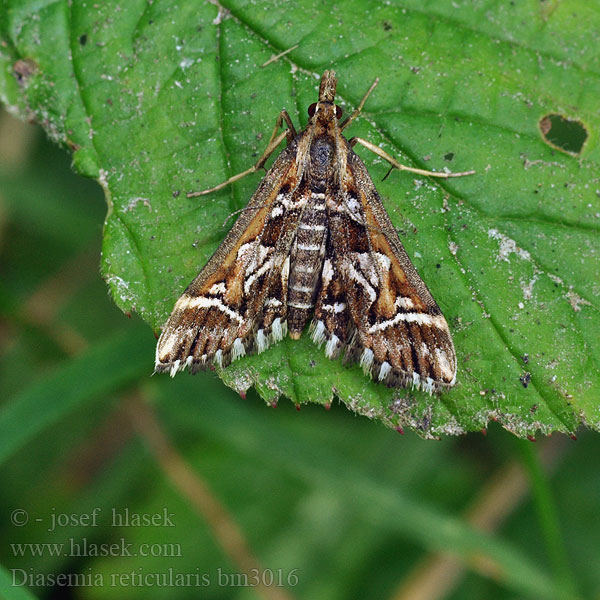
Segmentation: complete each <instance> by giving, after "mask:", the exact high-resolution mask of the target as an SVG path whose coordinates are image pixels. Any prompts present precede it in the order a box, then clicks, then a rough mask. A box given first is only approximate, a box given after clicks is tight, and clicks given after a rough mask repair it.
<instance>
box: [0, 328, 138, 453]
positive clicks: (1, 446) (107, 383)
mask: <svg viewBox="0 0 600 600" xmlns="http://www.w3.org/2000/svg"><path fill="white" fill-rule="evenodd" d="M148 350H149V346H148V337H147V336H146V337H144V335H143V332H142V334H140V328H139V326H137V327H132V328H128V330H126V331H124V332H119V333H118V334H117V335H113V336H111V337H109V338H108V339H107V340H105V341H104V342H101V343H99V344H97V345H96V346H94V347H93V348H91V349H90V350H88V351H87V352H84V353H82V354H81V355H80V356H78V357H76V358H74V359H72V360H69V361H68V362H67V363H66V365H65V366H63V367H62V368H60V369H58V370H57V371H55V372H53V373H52V374H50V375H47V376H44V377H43V378H42V379H41V380H40V381H37V382H35V383H34V384H32V385H30V386H28V387H27V388H26V389H25V390H24V391H23V392H22V393H20V394H18V395H17V396H16V397H15V398H13V399H11V400H10V401H9V402H7V403H6V404H5V405H4V406H3V407H2V409H1V410H0V464H1V463H2V462H4V461H5V460H6V459H7V458H8V457H9V456H11V455H12V454H14V453H15V452H16V451H17V450H19V449H20V448H22V447H23V446H24V445H25V444H26V443H27V442H29V441H30V440H31V439H32V438H34V437H35V436H36V435H37V434H38V433H39V432H40V431H42V430H43V429H45V428H46V427H49V426H51V425H53V424H55V423H57V422H58V421H59V420H60V419H61V418H62V417H64V416H65V415H67V414H69V412H71V411H72V410H73V409H74V408H76V407H79V406H83V405H84V404H85V403H86V402H91V401H92V400H94V399H96V398H99V397H102V396H103V395H104V394H107V393H110V392H113V391H114V390H115V389H119V388H121V387H122V386H123V385H126V384H128V383H130V382H132V381H134V380H135V379H137V378H139V377H140V375H141V374H142V373H143V372H144V370H145V369H146V367H145V359H144V356H145V354H146V352H148ZM90 365H93V367H91V366H90ZM147 372H148V373H150V369H147Z"/></svg>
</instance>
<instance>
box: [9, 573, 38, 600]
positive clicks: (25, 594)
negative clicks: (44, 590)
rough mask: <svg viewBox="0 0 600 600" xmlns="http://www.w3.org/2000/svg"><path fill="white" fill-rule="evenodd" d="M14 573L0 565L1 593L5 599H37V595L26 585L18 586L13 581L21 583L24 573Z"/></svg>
mask: <svg viewBox="0 0 600 600" xmlns="http://www.w3.org/2000/svg"><path fill="white" fill-rule="evenodd" d="M14 577H15V579H14V580H13V573H12V572H10V571H8V570H7V569H6V568H5V567H3V566H2V565H0V594H1V596H2V598H3V599H4V600H35V596H34V595H33V594H32V593H31V592H30V591H29V588H27V587H24V586H20V585H19V586H18V587H17V586H16V585H14V583H13V581H16V582H17V583H19V582H20V581H21V580H22V579H21V578H22V573H16V574H15V575H14Z"/></svg>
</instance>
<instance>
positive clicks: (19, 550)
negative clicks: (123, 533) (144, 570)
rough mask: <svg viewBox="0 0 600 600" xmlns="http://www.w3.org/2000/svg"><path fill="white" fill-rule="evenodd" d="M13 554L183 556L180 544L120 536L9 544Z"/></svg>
mask: <svg viewBox="0 0 600 600" xmlns="http://www.w3.org/2000/svg"><path fill="white" fill-rule="evenodd" d="M10 547H11V550H12V553H13V556H167V557H178V556H183V553H182V551H181V544H177V543H169V542H165V543H154V544H139V545H138V546H137V547H136V545H135V544H133V543H132V542H126V541H125V538H120V539H119V540H117V541H116V542H112V543H103V544H97V543H95V542H90V541H89V540H88V539H87V538H82V539H80V540H78V541H75V540H74V539H73V538H70V539H69V541H68V542H66V543H22V544H17V543H13V544H10Z"/></svg>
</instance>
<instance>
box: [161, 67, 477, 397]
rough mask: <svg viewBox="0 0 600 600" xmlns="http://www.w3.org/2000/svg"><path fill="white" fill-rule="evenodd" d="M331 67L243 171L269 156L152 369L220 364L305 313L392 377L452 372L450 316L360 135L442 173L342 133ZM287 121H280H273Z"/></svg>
mask: <svg viewBox="0 0 600 600" xmlns="http://www.w3.org/2000/svg"><path fill="white" fill-rule="evenodd" d="M336 83H337V79H336V77H335V73H334V72H333V71H325V73H324V74H323V77H322V79H321V85H320V89H319V100H318V102H316V103H315V104H312V105H311V106H310V107H309V109H308V113H309V116H310V119H309V121H308V125H307V126H306V129H304V131H301V132H299V133H297V132H296V130H295V128H294V125H293V123H292V121H291V119H290V117H289V115H288V114H287V112H286V111H282V112H281V114H280V115H279V118H278V120H277V124H276V126H275V130H274V132H273V135H272V136H271V140H270V142H269V144H268V147H267V150H266V151H265V153H264V154H263V156H262V157H261V158H260V160H259V161H258V163H257V164H256V165H254V166H253V167H252V168H250V169H248V171H246V172H244V173H242V174H240V175H237V176H235V177H232V178H231V179H229V180H228V181H226V182H224V183H223V184H221V185H219V186H217V187H216V188H212V189H210V190H206V191H205V192H199V193H195V194H188V196H190V197H191V196H196V195H201V194H204V193H208V192H212V191H214V190H216V189H220V188H221V187H223V186H224V185H226V184H228V183H230V182H232V181H234V180H236V179H239V178H240V177H242V176H244V175H245V174H247V173H250V172H253V171H256V170H257V169H258V168H260V167H262V166H263V165H264V163H265V161H266V160H267V158H268V156H269V155H270V154H271V153H272V152H273V151H274V150H275V148H276V147H277V146H278V145H279V143H280V142H281V141H282V140H283V139H284V138H287V147H286V148H285V149H284V150H283V152H281V154H280V155H279V156H278V157H277V159H276V160H275V162H274V164H273V166H272V167H271V168H270V169H269V171H268V172H267V174H266V175H265V177H264V178H263V180H262V181H261V182H260V185H259V186H258V189H257V190H256V192H255V193H254V196H252V199H251V200H250V203H249V204H248V206H247V208H246V209H244V211H243V213H242V215H241V216H240V217H239V219H238V220H237V222H236V223H235V225H234V226H233V228H232V229H231V231H230V232H229V234H228V235H227V237H226V238H225V240H224V241H223V243H222V244H221V245H220V246H219V248H218V249H217V251H216V252H215V253H214V255H213V256H212V258H211V259H210V260H209V261H208V263H207V264H206V266H205V267H204V268H203V269H202V271H201V272H200V273H199V275H198V276H197V277H196V278H195V279H194V281H192V283H191V284H190V285H189V286H188V288H187V289H186V290H185V292H184V293H183V295H182V296H181V297H180V298H179V300H178V301H177V303H176V304H175V308H174V309H173V312H172V314H171V316H170V317H169V320H168V321H167V323H166V325H165V327H164V329H163V331H162V335H161V336H160V339H159V340H158V345H157V348H156V371H159V372H164V371H168V372H170V373H171V375H172V376H173V375H175V373H177V372H178V371H180V370H183V369H184V368H186V367H187V368H189V369H190V371H192V372H196V371H198V370H199V369H204V368H207V367H209V366H211V365H213V364H214V365H217V366H219V367H224V366H226V365H228V364H229V363H230V362H231V361H233V360H236V359H237V358H239V357H241V356H244V355H245V354H247V353H249V352H253V351H257V352H263V351H264V350H266V349H267V348H268V347H269V345H270V344H272V343H275V342H278V341H280V340H281V339H283V337H284V336H285V335H286V334H289V335H290V337H291V338H292V339H298V338H299V337H300V336H301V334H302V332H303V330H304V329H305V326H306V324H307V323H308V321H309V319H311V317H312V320H311V322H310V328H309V332H310V335H311V337H312V339H313V341H314V342H315V343H316V344H317V345H319V346H320V345H322V344H325V354H326V355H327V356H328V357H329V358H332V359H333V358H336V357H338V356H340V355H343V356H344V357H345V358H346V359H347V360H355V361H357V362H359V364H360V365H361V366H362V367H363V369H364V371H365V373H367V374H369V375H370V376H371V377H373V378H374V379H375V380H377V381H381V382H383V383H385V384H387V385H389V386H406V385H412V386H414V387H420V388H421V389H424V390H426V391H429V392H432V391H439V390H441V389H444V388H447V387H449V386H452V385H453V384H454V383H455V380H456V354H455V352H454V345H453V343H452V337H451V335H450V331H449V329H448V324H447V323H446V319H445V318H444V316H443V315H442V312H441V311H440V309H439V307H438V305H437V304H436V302H435V300H434V299H433V297H432V295H431V293H430V292H429V290H428V289H427V286H426V285H425V284H424V283H423V280H422V279H421V278H420V277H419V275H418V274H417V271H416V270H415V268H414V266H413V265H412V263H411V261H410V259H409V257H408V255H407V253H406V251H405V250H404V247H403V246H402V244H401V243H400V239H399V238H398V234H397V233H396V230H395V229H394V227H393V225H392V223H391V221H390V219H389V217H388V215H387V213H386V211H385V209H384V207H383V204H382V202H381V198H380V197H379V194H378V193H377V190H376V189H375V186H374V185H373V182H372V181H371V178H370V176H369V174H368V172H367V169H366V168H365V165H364V164H363V162H362V160H361V159H360V158H359V157H358V156H357V155H356V154H355V153H354V151H353V150H352V147H353V146H354V145H355V144H356V143H357V142H358V143H361V144H363V145H364V146H366V147H367V148H369V149H371V150H373V151H374V152H376V153H377V154H379V155H380V156H382V157H384V158H385V159H386V160H389V161H390V163H391V164H392V165H393V166H395V167H397V168H399V169H402V170H408V171H412V172H416V173H420V174H424V175H433V176H438V177H448V176H456V175H463V174H466V173H458V174H457V173H454V174H450V173H448V174H446V173H430V172H428V171H421V170H419V169H412V168H410V167H405V166H403V165H400V164H399V163H397V162H396V161H395V160H394V159H393V158H392V157H390V156H388V155H387V154H385V153H384V152H383V151H382V150H381V149H379V148H378V147H377V146H373V145H372V144H370V143H369V142H367V141H366V140H362V139H360V138H352V139H350V140H347V139H346V138H345V137H344V136H343V135H342V131H343V130H344V129H345V127H347V126H348V125H349V124H350V123H351V122H352V120H354V118H355V117H356V116H357V115H358V114H359V112H360V110H361V108H362V106H363V104H364V102H365V101H366V99H367V96H368V95H369V93H370V92H371V91H372V90H373V88H374V87H375V85H376V84H377V81H375V83H374V84H373V85H372V86H371V88H370V90H369V91H368V92H367V94H366V95H365V97H364V98H363V100H362V102H361V103H360V105H359V107H358V108H357V109H356V110H355V111H354V112H353V113H352V115H350V117H348V118H347V119H346V120H345V121H343V122H341V123H340V121H339V119H340V117H341V110H340V108H339V107H337V106H336V105H335V104H334V98H335V90H336ZM283 121H285V123H286V125H287V130H286V131H284V132H283V133H279V134H278V132H279V128H280V127H281V125H282V123H283Z"/></svg>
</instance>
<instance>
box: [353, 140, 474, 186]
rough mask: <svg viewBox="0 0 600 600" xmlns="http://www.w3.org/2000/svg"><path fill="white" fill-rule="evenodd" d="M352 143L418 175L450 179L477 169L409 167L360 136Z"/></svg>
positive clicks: (400, 169)
mask: <svg viewBox="0 0 600 600" xmlns="http://www.w3.org/2000/svg"><path fill="white" fill-rule="evenodd" d="M349 142H350V145H351V146H354V145H355V144H356V143H359V144H361V145H363V146H364V147H365V148H367V149H369V150H370V151H371V152H374V153H375V154H377V156H381V158H384V159H385V160H387V161H388V162H389V163H390V165H392V167H395V168H396V169H398V170H399V171H409V172H410V173H416V174H417V175H427V176H428V177H441V178H443V179H448V178H449V177H463V176H464V175H473V173H475V171H464V172H463V173H444V172H443V171H442V172H436V171H425V170H423V169H415V168H414V167H407V166H406V165H403V164H400V163H399V162H398V161H397V160H396V159H395V158H394V157H393V156H390V155H389V154H388V153H387V152H385V151H384V150H382V149H381V148H380V147H379V146H376V145H375V144H371V142H369V141H367V140H363V139H362V138H359V137H353V138H352V139H350V140H349Z"/></svg>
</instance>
